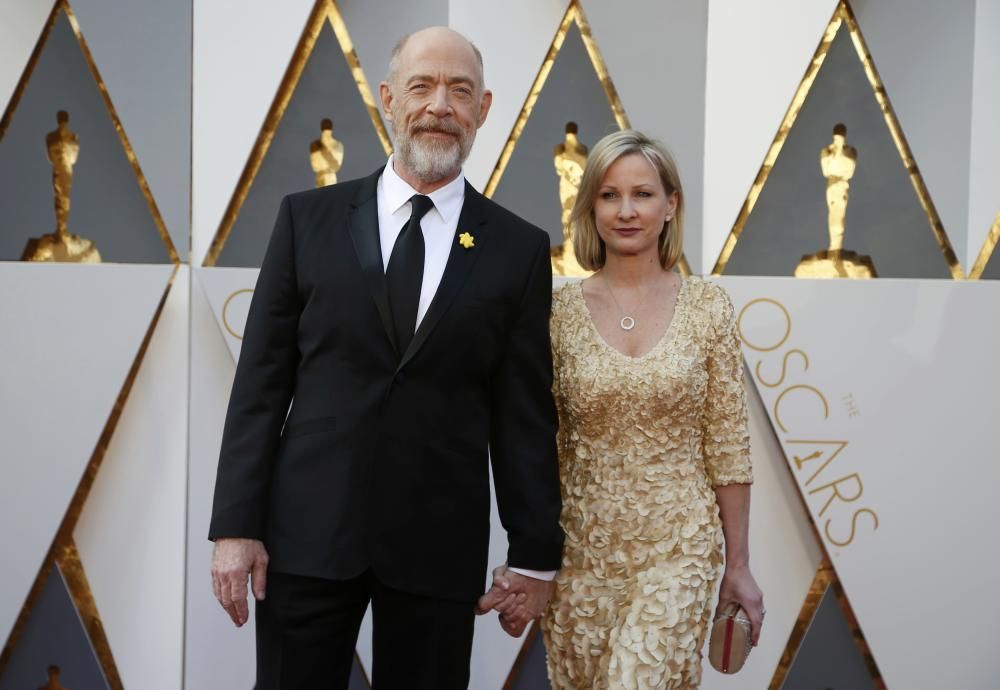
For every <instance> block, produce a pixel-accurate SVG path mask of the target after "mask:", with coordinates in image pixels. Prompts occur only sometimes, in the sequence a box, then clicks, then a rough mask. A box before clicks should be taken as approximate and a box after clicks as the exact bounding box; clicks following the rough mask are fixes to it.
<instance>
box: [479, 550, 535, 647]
mask: <svg viewBox="0 0 1000 690" xmlns="http://www.w3.org/2000/svg"><path fill="white" fill-rule="evenodd" d="M552 587H553V583H552V582H548V581H546V580H539V579H536V578H533V577H528V576H527V575H521V574H520V573H516V572H514V571H513V570H511V569H510V568H508V567H507V566H506V565H501V566H497V567H496V568H495V569H494V570H493V586H492V587H490V589H489V591H488V592H486V594H484V595H483V596H481V597H480V598H479V602H478V604H477V605H476V614H477V615H483V614H484V613H487V612H489V611H491V610H493V611H496V612H497V613H499V614H500V627H501V628H503V630H504V632H506V633H507V634H508V635H510V636H511V637H520V636H521V635H523V634H524V631H525V629H526V628H527V627H528V624H529V623H531V621H532V620H534V619H536V618H540V617H541V615H542V612H543V611H545V605H546V604H548V602H549V597H550V596H551V595H552Z"/></svg>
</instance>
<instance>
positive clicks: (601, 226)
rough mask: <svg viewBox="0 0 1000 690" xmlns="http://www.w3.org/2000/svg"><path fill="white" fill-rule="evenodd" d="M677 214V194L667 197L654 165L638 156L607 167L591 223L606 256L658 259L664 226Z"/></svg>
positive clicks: (622, 159)
mask: <svg viewBox="0 0 1000 690" xmlns="http://www.w3.org/2000/svg"><path fill="white" fill-rule="evenodd" d="M676 211H677V192H673V193H671V194H667V191H666V190H665V189H664V188H663V183H662V182H660V176H659V175H658V174H657V172H656V168H654V167H653V164H652V163H650V162H649V161H648V160H646V157H645V156H643V155H642V154H640V153H630V154H627V155H624V156H622V157H621V158H619V159H618V160H616V161H615V162H614V163H612V164H611V167H609V168H608V171H607V172H606V173H605V175H604V179H603V180H601V186H600V187H598V190H597V199H596V200H595V202H594V223H595V224H596V225H597V233H598V235H600V237H601V239H602V240H603V241H604V246H605V247H606V248H607V253H608V255H609V256H610V255H618V256H645V255H647V254H651V255H652V256H653V257H654V258H656V260H659V259H658V258H657V257H658V255H659V254H658V252H659V250H658V248H657V240H658V238H659V237H660V233H661V232H663V224H664V222H665V221H666V220H667V219H668V218H673V216H674V213H675V212H676Z"/></svg>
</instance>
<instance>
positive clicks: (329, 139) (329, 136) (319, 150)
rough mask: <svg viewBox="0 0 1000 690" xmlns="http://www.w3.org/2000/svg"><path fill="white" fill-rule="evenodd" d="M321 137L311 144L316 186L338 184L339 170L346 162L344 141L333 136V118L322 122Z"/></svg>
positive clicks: (310, 149)
mask: <svg viewBox="0 0 1000 690" xmlns="http://www.w3.org/2000/svg"><path fill="white" fill-rule="evenodd" d="M319 126H320V135H319V139H314V140H313V141H312V143H310V144H309V164H310V165H312V169H313V172H314V173H316V186H317V187H326V186H328V185H331V184H337V172H339V171H340V166H342V165H343V164H344V143H343V142H342V141H340V140H338V139H334V138H333V120H331V119H330V118H328V117H327V118H323V121H322V122H320V125H319Z"/></svg>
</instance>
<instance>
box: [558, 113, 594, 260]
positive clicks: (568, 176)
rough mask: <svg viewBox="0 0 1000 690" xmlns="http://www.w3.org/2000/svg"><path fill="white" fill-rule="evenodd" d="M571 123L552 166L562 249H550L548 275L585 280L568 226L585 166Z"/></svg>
mask: <svg viewBox="0 0 1000 690" xmlns="http://www.w3.org/2000/svg"><path fill="white" fill-rule="evenodd" d="M576 135H577V126H576V123H575V122H567V123H566V135H565V138H564V139H563V141H562V142H561V143H559V144H557V145H556V148H555V153H554V155H553V162H554V163H555V166H556V174H557V175H559V201H560V202H561V204H562V231H563V241H562V245H560V246H558V247H553V248H552V272H553V273H554V274H555V275H559V276H589V275H590V271H588V270H586V269H585V268H583V267H582V266H580V264H579V263H577V260H576V253H575V252H574V251H573V232H572V227H571V225H570V215H571V214H572V213H573V204H575V203H576V195H577V192H579V190H580V180H581V179H582V178H583V168H584V166H586V165H587V147H586V146H584V145H583V144H581V143H580V140H579V139H577V137H576Z"/></svg>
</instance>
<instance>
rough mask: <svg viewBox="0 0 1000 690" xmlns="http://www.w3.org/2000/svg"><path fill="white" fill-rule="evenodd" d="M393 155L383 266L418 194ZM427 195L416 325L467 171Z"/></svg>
mask: <svg viewBox="0 0 1000 690" xmlns="http://www.w3.org/2000/svg"><path fill="white" fill-rule="evenodd" d="M392 163H393V157H392V156H389V162H388V163H386V165H385V169H384V170H383V171H382V176H381V177H380V178H379V180H378V190H377V192H376V194H377V196H376V201H377V203H378V237H379V243H380V244H381V246H382V270H383V271H384V270H385V269H386V267H387V266H388V265H389V257H390V256H392V248H393V246H395V244H396V238H397V237H399V232H400V231H401V230H402V229H403V226H404V225H406V222H407V221H408V220H409V219H410V197H412V196H413V195H414V194H419V193H420V192H418V191H417V190H415V189H414V188H413V187H411V186H410V185H409V183H408V182H406V181H405V180H404V179H403V178H401V177H400V176H399V175H397V174H396V171H395V170H394V169H393V167H392ZM426 196H428V197H430V200H431V201H432V202H433V203H434V208H432V209H431V210H429V211H428V212H427V213H426V214H425V215H424V217H423V218H422V219H421V220H420V229H421V230H422V231H423V234H424V279H423V282H422V283H421V284H420V301H419V302H418V303H417V326H419V325H420V322H421V321H422V320H423V318H424V315H425V314H426V313H427V308H428V307H429V306H430V304H431V300H433V299H434V294H435V293H436V292H437V289H438V286H439V285H440V284H441V277H442V276H443V275H444V269H445V266H446V265H447V264H448V255H449V254H450V253H451V245H452V243H453V242H455V232H456V230H457V229H458V217H459V215H461V212H462V204H464V203H465V175H464V174H463V173H459V174H458V177H456V178H455V179H454V180H452V181H451V182H449V183H448V184H446V185H445V186H443V187H440V188H438V189H436V190H434V191H433V192H431V193H430V194H427V195H426ZM511 570H513V571H514V572H515V573H520V574H521V575H527V576H528V577H533V578H536V579H539V580H552V579H553V578H554V577H555V575H556V573H555V571H554V570H553V571H539V570H526V569H523V568H511Z"/></svg>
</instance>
